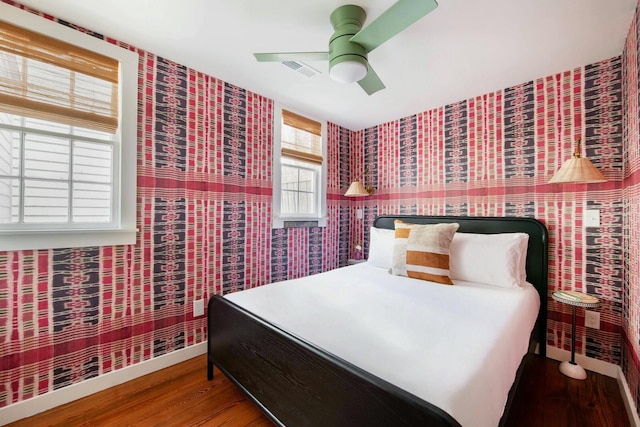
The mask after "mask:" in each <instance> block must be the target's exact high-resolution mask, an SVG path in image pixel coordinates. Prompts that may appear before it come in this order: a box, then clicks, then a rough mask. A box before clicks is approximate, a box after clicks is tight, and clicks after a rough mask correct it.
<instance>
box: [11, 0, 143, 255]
mask: <svg viewBox="0 0 640 427" xmlns="http://www.w3.org/2000/svg"><path fill="white" fill-rule="evenodd" d="M0 16H2V19H3V20H4V21H7V22H10V23H12V24H14V25H18V26H21V27H24V28H27V29H29V30H30V31H34V32H39V33H43V34H46V35H47V36H49V37H52V38H56V39H59V40H62V41H64V42H67V43H71V44H74V45H77V46H80V47H83V48H85V49H88V50H91V51H94V52H98V53H100V54H102V55H105V56H108V57H111V58H114V59H115V60H117V61H118V62H119V82H118V97H119V112H118V121H119V126H118V130H117V131H116V134H115V135H116V140H117V142H116V144H115V145H114V153H113V164H112V168H113V169H112V170H113V184H112V185H113V187H112V188H113V205H114V206H113V212H114V217H113V220H112V222H111V223H110V224H105V226H101V227H97V226H91V224H87V226H86V227H82V226H78V225H75V226H73V227H65V225H64V224H63V225H60V227H57V226H51V225H49V224H47V226H46V227H45V226H43V227H42V228H40V227H38V226H37V224H36V225H34V224H28V226H26V227H25V226H23V224H16V226H15V227H3V228H2V229H0V251H13V250H29V249H55V248H68V247H85V246H112V245H128V244H134V243H135V242H136V235H137V229H136V185H127V184H128V183H132V182H133V183H136V181H137V171H136V166H137V121H138V120H137V117H138V114H137V103H138V54H137V53H136V52H133V51H130V50H128V49H125V48H122V47H120V46H117V45H114V44H111V43H109V42H107V41H105V40H101V39H98V38H96V37H93V36H90V35H88V34H84V33H82V32H80V31H77V30H75V29H72V28H69V27H66V26H64V25H62V24H59V23H57V22H54V21H51V20H49V19H46V18H44V17H41V16H37V15H34V14H32V13H29V12H27V11H24V10H21V9H19V8H17V7H14V6H10V5H8V4H5V3H2V2H0ZM125 95H126V96H125Z"/></svg>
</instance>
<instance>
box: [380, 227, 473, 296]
mask: <svg viewBox="0 0 640 427" xmlns="http://www.w3.org/2000/svg"><path fill="white" fill-rule="evenodd" d="M459 227H460V224H457V223H451V224H446V223H442V224H424V225H422V224H407V223H404V222H402V221H400V220H396V221H395V229H396V231H395V237H396V239H395V241H394V248H393V266H392V268H391V272H392V274H395V275H398V276H407V277H411V278H414V279H421V280H428V281H431V282H436V283H442V284H446V285H453V282H452V281H451V279H450V278H449V246H450V245H451V240H452V239H453V236H454V235H455V233H456V231H457V230H458V228H459Z"/></svg>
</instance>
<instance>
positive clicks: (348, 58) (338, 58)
mask: <svg viewBox="0 0 640 427" xmlns="http://www.w3.org/2000/svg"><path fill="white" fill-rule="evenodd" d="M366 17H367V14H366V13H365V11H364V9H362V8H361V7H359V6H355V5H346V6H341V7H339V8H337V9H336V10H334V11H333V13H332V14H331V17H330V20H331V25H333V28H334V29H335V32H334V33H333V34H332V35H331V38H330V39H329V75H330V76H331V78H332V79H334V80H338V81H341V82H343V83H353V82H355V81H358V80H361V79H362V78H364V77H365V76H366V74H367V51H366V49H365V48H364V47H362V46H361V45H359V44H358V43H354V42H352V41H350V39H351V37H353V36H354V35H355V34H357V33H358V31H360V29H361V28H362V24H363V23H364V21H365V19H366ZM358 64H359V65H358Z"/></svg>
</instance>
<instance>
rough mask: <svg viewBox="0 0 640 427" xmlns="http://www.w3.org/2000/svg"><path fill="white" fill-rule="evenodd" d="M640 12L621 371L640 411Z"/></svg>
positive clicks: (627, 67)
mask: <svg viewBox="0 0 640 427" xmlns="http://www.w3.org/2000/svg"><path fill="white" fill-rule="evenodd" d="M639 43H640V14H639V11H638V9H637V8H636V14H635V16H634V19H633V20H632V22H631V28H630V29H629V34H628V35H627V41H626V44H625V47H624V52H623V54H622V61H623V63H622V86H623V98H624V108H623V117H624V119H623V137H624V155H623V159H624V165H623V166H624V179H623V198H622V200H623V205H622V209H623V225H624V227H623V230H624V231H623V242H624V248H623V251H624V252H623V254H624V258H623V259H624V269H623V272H624V284H625V287H624V294H623V300H622V317H623V319H624V320H623V329H622V334H623V340H622V348H623V352H622V370H623V372H624V374H625V377H626V379H627V382H628V383H629V388H630V389H631V393H632V394H633V396H634V398H635V402H636V408H638V409H639V410H640V359H639V356H640V227H639V225H640V132H639V130H638V129H639V128H640V107H639V105H638V102H639V101H640V98H639V96H638V94H639V92H640V86H639V85H638V82H639V81H640V74H639V73H640V65H639V64H638V60H639V59H640V45H639Z"/></svg>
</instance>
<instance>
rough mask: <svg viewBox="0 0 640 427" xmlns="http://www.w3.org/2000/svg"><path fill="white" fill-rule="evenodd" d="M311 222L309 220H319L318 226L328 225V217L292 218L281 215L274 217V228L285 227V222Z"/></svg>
mask: <svg viewBox="0 0 640 427" xmlns="http://www.w3.org/2000/svg"><path fill="white" fill-rule="evenodd" d="M289 221H292V222H309V221H313V222H317V223H318V225H317V226H318V227H326V226H327V217H322V218H300V217H298V218H291V217H279V218H274V219H273V224H272V225H273V228H285V224H284V223H285V222H289Z"/></svg>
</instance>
